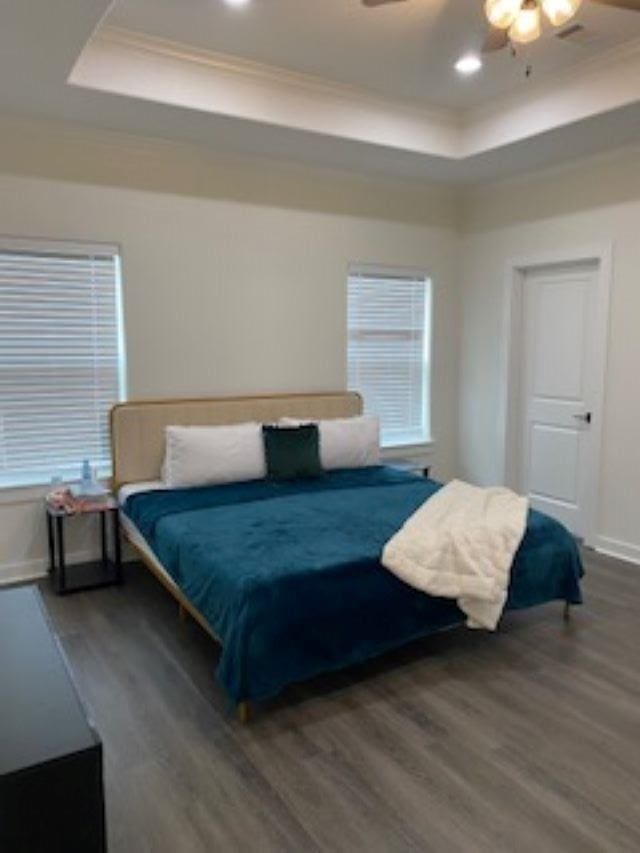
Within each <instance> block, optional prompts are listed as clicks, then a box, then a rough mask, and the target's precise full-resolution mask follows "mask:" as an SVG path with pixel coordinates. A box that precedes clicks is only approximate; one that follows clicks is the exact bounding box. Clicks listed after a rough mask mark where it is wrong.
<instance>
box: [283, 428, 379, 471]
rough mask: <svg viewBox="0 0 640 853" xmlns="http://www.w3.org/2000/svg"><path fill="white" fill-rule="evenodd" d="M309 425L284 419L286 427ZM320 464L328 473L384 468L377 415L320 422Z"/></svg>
mask: <svg viewBox="0 0 640 853" xmlns="http://www.w3.org/2000/svg"><path fill="white" fill-rule="evenodd" d="M301 423H309V421H300V420H296V419H295V418H281V419H280V424H281V425H282V426H297V425H299V424H301ZM318 430H319V433H320V461H321V463H322V467H323V468H324V469H325V471H331V470H333V469H335V468H367V467H369V466H371V465H379V464H380V421H379V420H378V418H376V417H374V416H373V415H362V416H361V417H357V418H333V419H331V420H326V421H319V422H318Z"/></svg>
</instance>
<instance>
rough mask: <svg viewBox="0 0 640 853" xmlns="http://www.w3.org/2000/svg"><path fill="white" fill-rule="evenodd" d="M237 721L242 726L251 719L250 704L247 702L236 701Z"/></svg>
mask: <svg viewBox="0 0 640 853" xmlns="http://www.w3.org/2000/svg"><path fill="white" fill-rule="evenodd" d="M237 712H238V721H239V722H240V723H242V725H243V726H244V725H245V724H246V723H248V722H249V720H250V719H251V705H250V704H249V703H248V702H238V707H237Z"/></svg>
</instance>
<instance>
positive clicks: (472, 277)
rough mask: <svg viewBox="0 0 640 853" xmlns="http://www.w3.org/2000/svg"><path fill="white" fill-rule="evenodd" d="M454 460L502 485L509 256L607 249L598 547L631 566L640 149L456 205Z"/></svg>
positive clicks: (476, 194)
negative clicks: (459, 219)
mask: <svg viewBox="0 0 640 853" xmlns="http://www.w3.org/2000/svg"><path fill="white" fill-rule="evenodd" d="M463 210H464V220H463V226H462V231H463V233H462V244H461V249H462V270H461V275H460V286H461V290H460V298H461V305H462V309H461V318H462V328H461V352H460V377H461V382H460V414H459V465H460V471H461V474H462V475H463V476H466V477H468V478H469V479H472V480H476V481H478V482H480V483H484V484H488V483H494V482H497V481H499V480H500V477H501V474H502V459H503V445H502V441H501V435H500V431H499V429H498V428H497V418H496V413H497V412H499V411H500V406H501V385H500V382H501V380H500V375H501V374H500V367H501V361H500V360H501V354H502V351H503V347H504V337H503V334H504V327H503V299H504V288H505V281H506V277H507V270H508V264H509V260H510V259H514V258H516V257H518V256H532V255H533V256H535V255H536V254H541V253H544V252H549V251H556V252H565V251H566V252H569V253H570V252H571V250H572V249H576V248H577V249H581V248H585V247H587V248H589V247H591V248H593V247H596V248H597V247H599V246H607V245H610V246H612V247H613V282H612V291H611V315H610V329H609V346H608V355H607V379H606V399H605V419H604V424H603V428H604V435H603V455H602V471H601V489H600V501H599V502H600V514H599V519H598V530H597V534H598V536H599V544H600V545H601V546H602V547H605V548H608V549H611V550H612V551H615V552H616V553H619V554H622V555H626V556H628V557H630V558H634V559H639V560H640V444H639V443H638V432H639V426H638V425H639V424H640V382H638V371H639V370H640V334H639V332H638V326H639V320H640V149H630V150H626V151H620V152H617V153H616V154H613V155H609V156H606V157H601V158H594V159H592V160H589V161H583V162H582V163H579V164H577V165H574V166H573V167H571V168H568V169H562V170H556V171H547V172H544V173H540V174H535V175H529V176H527V177H526V178H524V179H520V180H514V181H509V182H503V183H498V184H493V185H490V186H484V187H482V188H479V189H476V190H475V191H473V192H471V193H469V194H468V196H467V197H466V198H465V199H464V200H463Z"/></svg>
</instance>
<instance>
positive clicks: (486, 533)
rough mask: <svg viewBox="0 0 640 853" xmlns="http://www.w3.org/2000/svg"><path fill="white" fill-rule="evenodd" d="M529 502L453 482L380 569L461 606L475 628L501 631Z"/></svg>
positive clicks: (410, 525) (416, 517)
mask: <svg viewBox="0 0 640 853" xmlns="http://www.w3.org/2000/svg"><path fill="white" fill-rule="evenodd" d="M527 509H528V504H527V499H526V498H523V497H520V496H519V495H516V494H515V492H512V491H511V490H510V489H503V488H491V489H481V488H478V487H477V486H472V485H470V484H469V483H463V482H462V481H461V480H453V481H452V482H451V483H449V484H448V485H446V486H444V487H443V488H442V489H440V491H438V492H436V494H435V495H433V497H431V498H429V500H427V501H426V502H425V503H424V504H423V505H422V506H421V507H420V509H418V510H417V511H416V512H415V513H414V514H413V515H412V516H411V517H410V518H409V519H408V520H407V521H406V522H405V523H404V525H403V526H402V528H401V529H400V530H399V531H398V533H396V534H395V535H394V536H392V538H391V539H390V540H389V541H388V542H387V544H386V545H385V547H384V550H383V552H382V565H383V566H386V568H387V569H389V570H390V571H392V572H393V573H394V574H395V575H397V576H398V577H399V578H400V579H401V580H403V581H405V583H408V584H409V585H410V586H413V587H415V588H416V589H420V590H422V591H423V592H426V593H428V594H429V595H433V596H438V597H443V598H455V599H457V602H458V606H459V607H460V609H461V610H462V611H463V612H464V613H465V614H466V616H467V625H468V626H469V627H470V628H487V629H488V630H490V631H493V630H495V628H496V626H497V624H498V621H499V619H500V616H501V615H502V610H503V608H504V605H505V602H506V600H507V590H508V587H509V578H510V574H511V565H512V563H513V558H514V556H515V553H516V551H517V550H518V546H519V545H520V542H521V540H522V537H523V536H524V533H525V530H526V525H527Z"/></svg>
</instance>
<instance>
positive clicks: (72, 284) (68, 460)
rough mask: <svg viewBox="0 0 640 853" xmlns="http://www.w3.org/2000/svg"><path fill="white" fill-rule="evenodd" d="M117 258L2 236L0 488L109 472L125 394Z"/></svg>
mask: <svg viewBox="0 0 640 853" xmlns="http://www.w3.org/2000/svg"><path fill="white" fill-rule="evenodd" d="M119 266H120V265H119V258H118V255H117V253H116V252H115V251H105V252H104V253H101V252H100V251H94V249H93V248H92V249H91V251H90V252H88V251H87V250H86V249H85V250H84V251H83V250H82V249H81V248H78V249H77V250H76V249H75V248H74V249H73V250H71V249H69V248H68V247H67V246H66V245H65V244H63V245H61V246H60V247H57V248H56V249H55V250H54V251H52V250H51V247H50V246H48V245H46V246H45V245H44V244H43V245H42V246H40V245H39V244H38V243H37V242H35V241H34V243H33V246H32V248H28V247H26V246H25V244H24V243H23V242H21V243H20V248H19V249H15V248H9V247H7V246H6V245H3V243H2V240H1V239H0V486H13V485H25V484H34V483H47V482H49V481H50V480H51V477H52V476H54V475H59V476H61V477H63V478H65V479H77V478H78V476H79V473H80V468H81V464H82V460H83V459H89V460H90V461H91V463H92V465H96V466H97V467H98V469H99V471H100V472H101V474H105V475H106V474H108V473H109V470H110V452H109V436H108V412H109V409H110V408H111V406H112V405H113V404H114V403H115V402H117V401H118V400H120V399H121V398H122V396H123V393H124V388H123V344H122V333H121V322H120V293H119V287H120V276H119Z"/></svg>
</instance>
